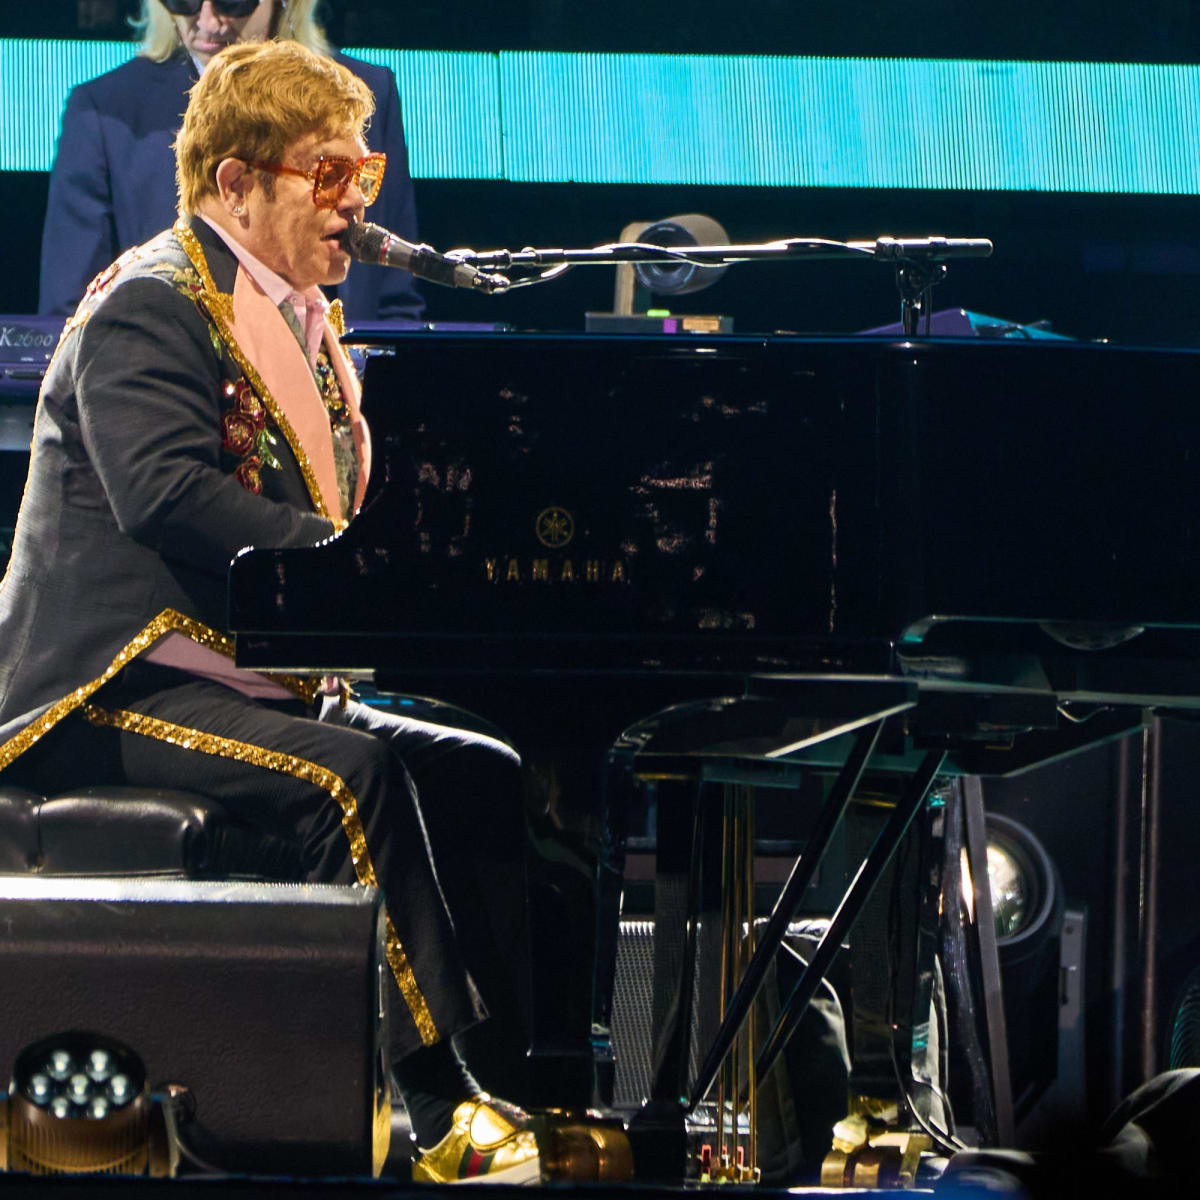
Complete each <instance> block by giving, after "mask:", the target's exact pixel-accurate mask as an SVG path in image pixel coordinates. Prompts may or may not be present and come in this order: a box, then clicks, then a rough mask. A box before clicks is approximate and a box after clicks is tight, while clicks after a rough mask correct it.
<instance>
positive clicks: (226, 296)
mask: <svg viewBox="0 0 1200 1200" xmlns="http://www.w3.org/2000/svg"><path fill="white" fill-rule="evenodd" d="M173 232H174V234H175V236H176V237H177V238H178V239H179V244H180V245H181V246H182V247H183V251H184V253H185V254H186V255H187V256H188V259H189V260H190V262H191V264H192V266H193V267H195V268H196V271H197V273H198V274H199V276H200V282H201V283H202V284H203V285H204V290H203V292H201V293H200V296H199V300H200V302H201V303H202V304H203V305H204V306H205V308H206V309H207V310H208V313H209V315H210V316H211V317H212V321H213V324H214V325H216V327H217V332H218V333H219V334H220V335H221V340H222V341H223V342H224V343H225V347H226V349H227V350H228V351H229V354H230V357H231V358H232V359H233V361H234V362H236V363H237V365H238V367H239V368H240V369H241V371H242V374H243V375H245V376H246V378H247V379H248V380H249V381H250V386H251V387H252V388H254V390H255V391H256V392H257V393H258V395H259V396H260V397H261V398H262V402H263V407H264V408H266V410H267V412H269V413H270V414H271V419H272V420H273V421H274V422H275V426H276V428H277V429H278V430H279V432H280V433H282V434H283V436H284V439H285V440H286V441H287V444H288V445H289V446H290V447H291V449H292V454H293V455H295V458H296V462H297V464H298V465H299V467H300V474H301V475H302V476H303V477H304V485H305V487H307V488H308V494H309V497H310V499H311V500H312V502H313V507H314V508H315V509H316V511H317V514H318V515H319V516H322V517H324V518H325V519H326V520H327V521H332V522H333V523H334V525H335V527H337V528H342V527H344V526H345V524H346V523H345V521H342V520H340V519H338V518H335V517H333V516H332V515H331V514H330V511H329V508H328V506H327V505H326V503H325V499H324V497H323V496H322V495H321V488H320V486H319V485H318V483H317V477H316V474H315V473H314V471H313V468H312V463H311V462H310V461H309V458H308V455H307V454H305V452H304V447H303V446H302V445H301V444H300V439H299V438H298V437H297V436H296V431H295V430H294V429H293V428H292V423H291V422H290V421H289V420H288V419H287V417H286V416H285V415H284V413H283V410H282V409H281V408H280V407H279V405H278V404H277V403H276V401H275V397H274V396H272V395H271V393H270V391H268V389H267V385H266V384H265V383H263V380H262V376H261V375H259V373H258V371H257V370H256V369H255V367H254V364H253V363H252V362H251V361H250V360H249V359H248V358H247V357H246V355H245V353H244V351H243V350H242V348H241V346H239V345H238V344H237V341H236V340H235V339H234V336H233V331H232V330H231V329H230V326H231V325H232V324H233V296H232V295H231V294H230V293H228V292H222V291H218V289H217V285H216V283H214V282H213V277H212V272H211V271H210V270H209V269H208V260H207V259H206V258H205V257H204V248H203V247H202V246H201V245H200V241H199V239H198V238H197V237H196V235H195V234H194V233H193V232H192V231H191V229H190V228H189V227H188V225H187V223H186V222H185V221H176V222H175V227H174V229H173Z"/></svg>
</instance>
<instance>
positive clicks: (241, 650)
mask: <svg viewBox="0 0 1200 1200" xmlns="http://www.w3.org/2000/svg"><path fill="white" fill-rule="evenodd" d="M380 349H381V350H383V351H385V352H383V353H378V354H375V355H373V356H371V357H370V358H369V360H368V366H367V371H366V378H365V408H366V412H367V416H368V419H369V421H370V423H371V426H372V430H373V433H374V438H375V443H376V449H377V454H378V458H377V461H378V462H379V463H380V468H379V469H378V470H377V472H376V476H375V479H374V480H373V483H372V490H371V493H370V494H369V497H368V501H367V503H366V505H365V507H364V510H363V512H362V513H361V514H360V516H359V517H358V518H357V519H356V520H355V521H354V522H353V523H352V525H351V526H350V527H349V529H348V530H347V531H346V532H345V533H344V534H343V535H341V536H340V537H338V538H335V539H333V540H332V541H330V542H328V543H326V544H324V545H322V546H319V547H316V548H312V549H301V550H287V551H274V550H270V549H256V550H253V551H251V552H247V553H245V554H243V555H242V556H241V557H240V558H239V559H238V560H237V561H236V562H235V563H234V565H233V567H232V569H231V576H230V627H231V629H233V630H234V631H235V632H236V633H237V650H238V660H239V662H241V663H242V664H244V665H249V666H264V667H265V666H272V667H279V668H288V669H310V670H312V669H319V670H324V671H331V670H373V671H374V672H375V676H376V681H377V683H378V684H379V686H380V687H382V688H385V689H389V688H390V689H393V690H396V691H405V692H416V693H424V694H430V695H435V696H438V697H441V698H444V699H447V700H452V701H454V702H456V703H459V704H462V705H464V706H465V707H467V708H471V709H474V710H475V711H478V712H480V713H481V714H482V715H483V716H485V717H488V718H490V719H491V720H493V721H495V722H496V723H497V724H499V725H501V726H503V727H504V728H506V729H507V730H508V731H509V732H510V733H511V734H512V735H513V737H514V739H515V741H516V743H517V744H518V746H519V747H520V748H521V750H522V753H523V755H524V756H525V759H526V764H527V773H528V776H529V780H530V790H529V797H528V806H529V813H530V821H531V834H532V843H533V844H534V845H535V846H536V847H538V849H539V852H540V853H539V855H538V856H536V857H537V860H538V861H537V862H535V863H534V865H533V867H532V868H531V874H532V882H531V889H532V891H531V896H532V903H533V906H534V919H535V922H536V927H535V942H536V944H537V945H538V946H539V947H540V948H542V949H543V950H546V951H549V953H550V956H551V958H552V961H551V962H549V963H543V964H542V966H543V967H544V968H548V969H549V970H550V971H551V972H552V973H553V974H558V975H560V977H561V980H562V982H560V983H558V984H556V986H555V987H554V988H539V989H537V991H538V992H539V993H541V998H540V999H537V1000H535V1012H534V1022H535V1029H534V1059H533V1068H532V1071H533V1074H532V1078H531V1083H530V1087H531V1092H532V1094H533V1098H535V1099H537V1100H539V1101H540V1102H542V1103H545V1104H548V1105H561V1106H573V1107H584V1106H586V1105H587V1104H588V1103H589V1102H590V1101H591V1100H592V1099H593V1097H594V1095H595V1087H596V1079H595V1072H596V1070H597V1066H598V1068H599V1076H600V1093H601V1095H602V1094H603V1091H604V1078H605V1071H604V1066H605V1064H604V1056H605V1052H606V1045H605V1034H606V1029H605V1025H606V1020H607V1013H608V1006H609V1004H610V1002H611V996H610V994H609V992H610V990H611V971H612V954H613V939H614V938H615V926H616V900H617V896H618V894H619V889H620V872H621V867H622V858H623V817H622V813H621V811H620V803H619V797H620V796H621V795H622V788H623V787H624V774H627V772H628V769H629V768H628V765H627V761H626V760H624V759H622V758H621V757H620V756H615V757H614V756H610V754H609V750H610V748H611V747H612V746H613V745H614V744H616V743H617V742H618V740H619V739H620V738H621V735H622V733H623V731H626V730H627V729H631V727H634V726H635V725H636V726H637V732H636V737H634V736H633V735H631V738H630V739H627V741H626V742H625V743H622V744H623V745H624V746H625V748H626V749H628V750H630V753H633V752H635V751H638V750H639V745H638V744H635V743H636V740H637V738H638V737H640V738H642V739H643V743H642V744H641V746H640V748H642V749H644V739H645V738H646V737H647V736H651V735H653V736H659V737H661V738H664V739H666V741H665V742H664V743H662V744H664V745H667V744H669V745H670V746H671V748H672V752H675V753H683V754H687V753H692V752H699V751H701V750H704V749H705V746H706V745H707V746H708V747H709V748H710V749H711V748H717V749H719V750H720V752H721V753H722V754H724V755H726V756H728V757H730V758H733V759H737V758H745V759H750V758H763V757H768V758H769V757H775V758H780V757H786V756H788V755H790V754H793V753H795V752H796V751H797V749H798V748H800V747H804V746H806V745H809V744H811V743H812V741H813V737H814V735H813V732H812V724H813V720H814V719H818V723H819V720H820V719H824V720H825V724H826V726H827V728H826V731H825V732H826V734H827V733H828V732H829V729H830V728H832V727H833V726H836V724H837V720H838V719H839V718H838V716H837V714H836V713H829V712H826V713H824V714H822V713H820V712H813V711H811V710H812V708H813V704H814V696H815V695H816V692H815V691H814V690H813V689H819V690H820V694H821V696H823V697H824V698H825V699H824V700H822V703H828V697H829V696H830V695H832V694H835V691H834V690H831V688H830V686H829V685H832V684H837V683H841V684H844V685H845V690H844V691H843V692H840V693H838V694H842V695H844V696H845V697H848V699H847V700H846V705H847V707H848V709H853V708H854V704H855V700H854V697H855V695H856V693H855V689H856V688H863V687H867V688H871V689H875V690H874V691H873V692H872V695H873V696H874V697H875V701H876V703H875V711H879V703H878V697H879V696H880V695H884V696H886V697H890V699H888V700H887V703H884V704H883V708H884V709H888V710H889V711H894V712H896V713H902V714H903V715H902V716H901V717H897V718H896V721H895V722H893V724H892V725H890V726H889V729H891V730H892V731H893V732H892V734H891V736H890V739H889V740H888V743H887V744H886V745H882V744H881V748H882V749H883V750H884V751H885V752H886V753H887V754H889V755H891V756H892V761H895V762H901V761H905V760H907V758H913V757H914V756H915V760H920V759H921V755H922V754H923V753H924V752H926V751H931V750H932V751H936V752H937V753H938V754H942V753H944V754H945V755H946V756H947V757H946V758H945V760H944V766H943V769H944V770H948V771H954V772H960V773H971V774H978V773H989V772H1005V771H1009V770H1015V769H1019V768H1023V767H1026V766H1028V765H1030V764H1031V763H1034V762H1037V761H1040V760H1041V759H1044V758H1047V757H1050V756H1053V755H1057V754H1061V753H1064V752H1067V751H1069V750H1071V749H1073V748H1076V747H1079V746H1083V745H1086V744H1088V743H1089V742H1091V741H1095V740H1097V739H1098V738H1102V737H1105V736H1112V735H1113V734H1115V733H1117V732H1121V731H1123V730H1125V729H1127V728H1129V727H1130V726H1129V720H1128V718H1126V719H1124V723H1122V720H1120V719H1118V716H1117V715H1114V714H1115V710H1116V709H1117V708H1119V707H1121V706H1124V707H1125V708H1126V709H1128V708H1129V707H1135V708H1136V707H1140V706H1166V707H1197V706H1200V683H1198V682H1197V666H1198V661H1197V660H1198V659H1200V633H1198V631H1197V625H1198V624H1200V555H1198V554H1197V548H1198V547H1197V536H1198V528H1197V521H1198V519H1200V505H1198V503H1197V501H1198V499H1200V476H1198V473H1197V463H1198V462H1200V423H1198V422H1197V421H1196V420H1195V417H1194V405H1195V396H1196V394H1197V391H1198V389H1200V353H1192V352H1186V351H1161V350H1159V351H1143V350H1133V349H1125V348H1119V347H1112V346H1098V345H1086V344H1079V343H1070V342H1031V343H1014V342H993V343H988V342H971V343H963V342H957V343H954V342H949V341H938V340H918V341H911V342H909V341H902V340H896V339H884V338H880V339H871V338H854V339H850V338H846V339H804V338H792V337H773V338H748V337H737V338H733V337H730V338H714V339H710V340H705V339H704V338H699V337H698V338H689V339H687V340H685V341H681V340H680V339H679V338H671V337H644V338H633V337H630V338H608V337H602V336H592V337H586V338H585V337H576V336H565V335H564V336H550V335H537V336H532V335H530V336H525V335H516V334H507V335H502V336H486V335H483V336H473V337H467V336H454V335H450V334H445V335H437V334H435V335H426V336H423V337H405V336H398V337H392V338H387V339H382V338H381V339H380ZM878 689H882V691H879V690H878ZM710 701H717V703H709V702H710ZM889 705H890V709H889ZM672 706H690V707H684V708H678V709H677V710H676V711H677V712H678V713H680V714H683V715H685V716H686V717H687V720H686V721H685V722H684V725H685V726H686V729H687V733H686V735H684V734H681V733H680V732H679V731H678V729H673V728H672V726H671V723H670V722H666V723H664V722H662V721H657V722H656V721H655V720H649V719H650V718H653V717H654V715H655V714H656V713H659V712H660V711H662V710H664V709H667V708H670V707H672ZM1081 718H1086V719H1083V720H1081ZM639 722H640V723H641V724H640V725H639V724H638V723H639ZM897 722H899V723H897ZM860 723H861V722H860ZM854 727H855V722H854V720H853V719H851V718H850V717H847V718H846V726H845V728H846V729H847V730H850V729H852V728H854ZM681 728H682V726H681ZM648 730H649V731H650V733H649V734H648V733H647V731H648ZM656 731H657V732H656ZM822 736H824V735H822ZM671 738H674V739H675V742H673V743H672V742H671V741H670V739H671ZM823 744H824V745H828V744H829V743H828V742H825V743H823ZM593 931H596V935H595V937H593V936H592V934H593Z"/></svg>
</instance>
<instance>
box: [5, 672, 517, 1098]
mask: <svg viewBox="0 0 1200 1200" xmlns="http://www.w3.org/2000/svg"><path fill="white" fill-rule="evenodd" d="M456 711H457V710H450V712H451V713H452V714H453V713H456ZM5 777H6V778H7V779H9V780H11V781H12V782H14V783H21V784H24V785H25V786H29V787H31V788H35V789H37V790H41V791H44V792H47V793H49V792H54V791H61V790H64V789H66V788H71V787H79V786H83V785H86V784H103V783H108V784H129V785H135V786H148V787H165V788H184V789H187V790H191V791H196V792H199V793H201V794H204V795H207V796H211V797H213V798H214V799H216V800H219V801H220V802H221V803H222V804H223V805H225V806H226V807H227V808H229V809H230V810H231V811H232V812H235V813H237V814H238V816H239V817H240V818H241V819H243V820H245V821H247V822H249V823H251V824H254V825H256V826H259V827H261V828H263V829H267V830H270V831H272V832H276V833H282V834H285V835H288V836H291V837H293V838H295V839H297V840H298V841H299V842H300V844H301V846H302V848H303V854H304V860H305V865H306V870H307V877H308V878H309V879H310V880H311V881H313V882H322V883H354V882H359V883H376V884H378V886H380V887H381V888H382V890H383V894H384V902H385V905H386V908H387V913H388V918H389V936H388V960H389V963H390V965H391V967H392V972H393V977H394V979H395V982H396V985H397V988H398V993H399V995H398V996H394V1000H395V1003H394V1004H393V1006H392V1046H393V1057H394V1058H401V1057H403V1056H404V1055H405V1054H407V1053H410V1052H411V1051H412V1050H415V1049H416V1048H418V1047H419V1046H421V1045H428V1044H432V1043H433V1042H436V1041H440V1040H442V1039H444V1038H446V1037H449V1036H452V1035H457V1034H462V1033H464V1032H465V1031H466V1030H468V1029H469V1028H470V1027H472V1026H473V1025H475V1023H476V1022H478V1021H479V1020H480V1019H481V1018H482V1017H483V1016H485V1015H486V1012H487V1007H490V1009H491V1010H492V1011H493V1012H494V1013H495V1014H496V1015H497V1018H498V1019H497V1021H494V1022H493V1021H489V1022H487V1026H489V1027H491V1028H489V1029H488V1036H487V1039H486V1040H487V1043H488V1044H491V1043H493V1042H494V1044H495V1048H498V1050H499V1053H498V1054H493V1055H492V1057H493V1058H495V1060H496V1061H497V1062H498V1063H503V1064H505V1065H508V1064H509V1063H510V1062H511V1063H516V1062H517V1061H518V1060H519V1059H520V1058H521V1057H522V1054H523V1049H524V1029H523V1024H524V1016H525V1014H526V1012H527V1011H528V997H527V990H528V982H527V974H526V967H525V964H526V963H527V959H528V952H527V945H526V943H527V936H528V935H527V923H526V920H525V911H524V905H525V887H524V871H523V827H524V823H523V818H522V812H521V787H520V762H519V758H518V756H517V754H516V752H515V751H514V750H513V749H512V748H511V747H510V746H509V745H508V744H507V743H506V742H504V741H503V740H502V739H501V738H500V737H498V736H495V735H494V734H491V733H488V732H483V731H482V730H471V729H466V728H461V727H458V726H456V725H454V724H452V723H450V722H449V720H448V718H447V716H446V714H445V710H444V708H443V707H441V706H437V705H434V704H432V703H424V702H417V701H410V702H409V703H408V704H407V705H406V706H405V707H404V708H403V709H402V710H401V711H400V712H399V713H398V712H395V711H388V710H381V709H377V708H373V707H371V706H369V705H366V704H361V703H358V702H356V701H351V702H350V703H349V704H348V705H347V706H346V708H345V709H344V710H343V709H342V708H341V706H340V705H339V704H338V702H337V700H336V699H334V698H323V699H322V700H321V701H320V702H319V703H318V705H317V707H315V708H313V709H309V708H308V707H307V706H305V705H304V704H303V703H302V702H300V701H294V702H292V701H283V702H278V703H277V702H263V701H258V700H253V699H250V698H248V697H246V696H244V695H242V694H241V693H240V692H237V691H234V690H232V689H230V688H227V687H225V686H223V685H221V684H218V683H214V682H211V681H207V680H203V679H198V678H195V677H192V676H189V675H186V674H184V673H182V672H178V671H175V670H172V669H170V668H164V667H157V666H154V665H151V664H142V663H134V664H132V665H131V666H130V667H129V668H127V669H126V670H125V671H124V672H122V674H121V675H120V676H119V677H118V678H117V679H115V680H113V681H112V682H111V683H109V684H108V685H106V686H105V687H104V688H102V689H101V690H100V691H99V692H97V693H96V695H95V696H94V697H93V703H91V704H89V705H87V706H86V707H85V708H84V709H83V710H82V711H80V712H77V713H74V714H72V715H71V716H69V717H67V718H66V719H64V720H63V721H62V722H60V723H59V725H57V726H56V727H55V728H54V729H53V730H52V731H51V732H50V733H49V734H48V735H47V736H46V737H45V738H44V739H43V740H42V741H41V742H39V743H37V744H36V745H35V746H33V747H32V748H31V749H30V750H29V751H27V752H26V753H25V754H24V755H22V756H21V758H18V759H17V760H16V761H15V762H14V763H12V764H11V765H10V767H9V768H8V770H7V771H6V772H5ZM435 864H436V865H435ZM477 985H478V986H477ZM481 992H482V994H483V998H484V1001H485V1002H486V1005H487V1007H485V1003H481V1000H480V993H481ZM481 1044H482V1040H481ZM468 1058H469V1059H470V1055H469V1054H468ZM482 1074H483V1075H484V1077H485V1078H483V1079H482V1080H481V1081H482V1082H484V1084H485V1086H491V1087H496V1086H497V1084H499V1090H503V1088H504V1083H503V1081H502V1080H497V1081H495V1082H493V1081H492V1080H491V1079H488V1078H486V1076H487V1075H488V1071H487V1070H484V1071H483V1072H482ZM517 1090H520V1089H519V1088H518V1089H517Z"/></svg>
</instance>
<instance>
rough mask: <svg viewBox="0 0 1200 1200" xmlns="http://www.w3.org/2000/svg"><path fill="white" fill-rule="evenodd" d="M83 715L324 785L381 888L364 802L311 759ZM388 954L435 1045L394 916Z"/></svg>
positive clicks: (358, 858)
mask: <svg viewBox="0 0 1200 1200" xmlns="http://www.w3.org/2000/svg"><path fill="white" fill-rule="evenodd" d="M83 715H84V716H85V717H86V718H87V719H88V720H89V721H91V722H92V724H93V725H105V726H108V727H110V728H113V729H121V730H124V731H125V732H126V733H136V734H141V735H142V736H144V737H150V738H155V739H157V740H158V741H160V742H169V743H170V744H171V745H173V746H179V747H181V748H182V749H184V750H192V751H195V752H197V753H199V754H211V755H214V756H216V757H218V758H231V759H234V760H235V761H237V762H241V763H249V764H251V765H252V766H255V767H262V768H263V769H264V770H267V771H274V772H276V773H277V774H281V775H291V776H293V777H294V778H296V779H303V780H305V781H306V782H308V783H311V784H313V785H315V786H316V787H319V788H320V789H321V790H322V791H325V792H327V793H328V794H329V797H330V799H331V800H333V802H334V803H335V804H336V805H337V806H338V807H339V808H340V809H341V810H342V829H343V831H344V832H345V834H346V837H347V839H348V840H349V842H350V861H351V862H352V863H353V864H354V874H355V877H356V878H357V879H358V882H359V883H361V884H363V885H364V886H368V885H373V886H376V887H378V886H379V880H378V878H377V877H376V875H375V867H374V865H373V864H372V862H371V855H370V852H369V850H368V848H367V835H366V831H365V830H364V829H363V824H362V818H361V817H360V816H359V813H358V801H357V800H356V799H355V796H354V793H353V792H352V791H351V790H350V789H349V788H348V787H347V786H346V783H345V780H343V779H342V777H341V776H340V775H337V774H335V773H334V772H333V771H330V770H329V769H328V768H327V767H322V766H321V765H319V764H318V763H314V762H309V761H308V759H305V758H297V757H295V756H294V755H291V754H283V753H282V752H280V751H278V750H268V749H266V748H265V747H263V746H254V745H251V744H250V743H248V742H239V741H235V740H233V739H232V738H226V737H220V736H218V735H217V734H213V733H205V732H204V731H203V730H199V729H189V728H187V727H186V726H183V725H175V724H173V723H171V722H170V721H163V720H160V719H159V718H158V717H150V716H146V715H144V714H143V713H137V712H130V711H128V710H122V709H116V710H113V711H109V710H107V709H103V708H100V707H98V706H97V705H95V704H87V705H86V706H85V707H84V710H83ZM386 936H387V941H386V954H387V960H388V965H389V966H390V967H391V968H392V974H393V975H395V977H396V983H397V985H398V986H399V988H400V994H401V995H402V996H403V997H404V1002H405V1004H407V1005H408V1010H409V1012H410V1013H411V1014H412V1018H413V1022H414V1023H415V1024H416V1027H417V1032H418V1033H419V1034H420V1036H421V1041H422V1042H423V1043H424V1044H425V1045H426V1046H429V1045H432V1044H433V1043H434V1042H436V1041H437V1040H438V1038H439V1034H438V1031H437V1026H436V1025H435V1024H434V1020H433V1014H432V1013H431V1012H430V1011H429V1004H428V1002H427V1001H426V999H425V997H424V995H423V994H422V992H421V989H420V986H419V985H418V983H417V977H416V975H415V974H414V973H413V969H412V964H411V963H410V962H409V960H408V954H407V952H406V951H405V949H404V945H403V943H402V942H401V941H400V938H399V936H398V934H397V933H396V927H395V926H394V925H393V924H392V918H391V917H390V916H389V917H388V918H387V935H386Z"/></svg>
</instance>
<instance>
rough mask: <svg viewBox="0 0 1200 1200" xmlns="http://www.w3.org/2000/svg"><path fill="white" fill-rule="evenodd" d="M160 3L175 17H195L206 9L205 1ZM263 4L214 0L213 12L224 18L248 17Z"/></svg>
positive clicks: (258, 0) (162, 0) (168, 0)
mask: <svg viewBox="0 0 1200 1200" xmlns="http://www.w3.org/2000/svg"><path fill="white" fill-rule="evenodd" d="M160 3H161V4H162V6H163V8H165V9H166V10H167V12H169V13H170V14H171V16H173V17H194V16H195V15H196V14H197V13H198V12H199V11H200V10H201V9H202V8H203V7H204V0H160ZM261 3H262V0H212V6H213V12H215V13H216V14H217V15H218V16H222V17H248V16H249V15H250V14H251V13H252V12H254V10H255V9H256V8H258V6H259V5H260V4H261ZM243 10H244V11H243Z"/></svg>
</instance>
